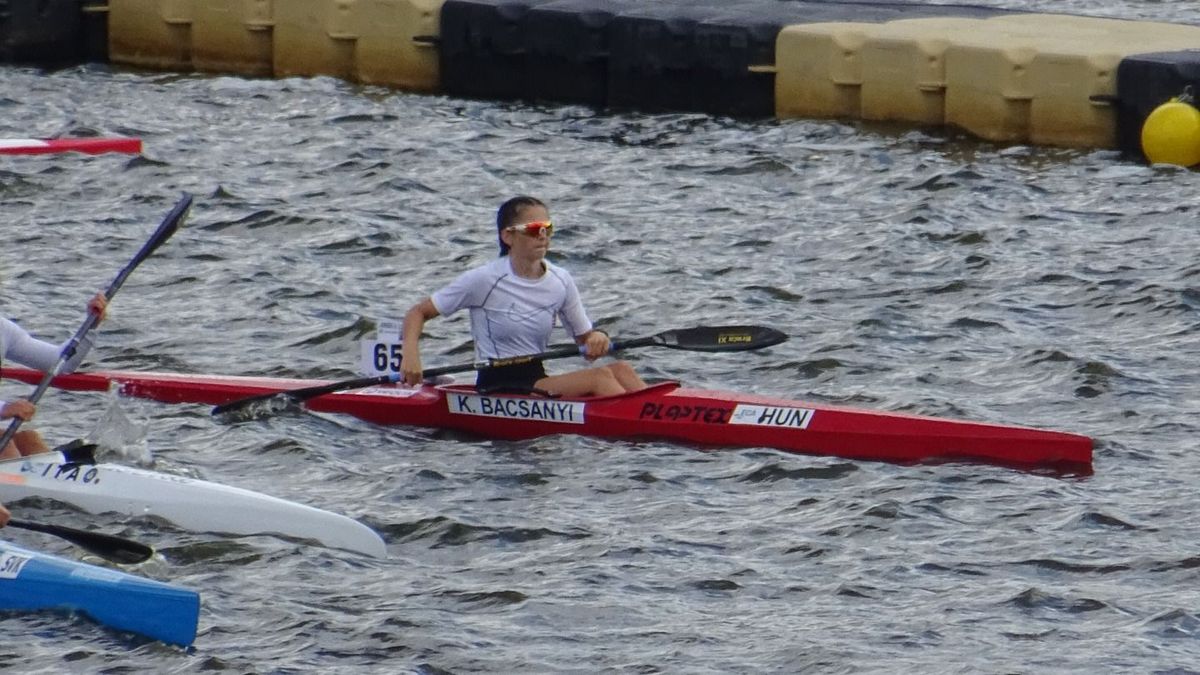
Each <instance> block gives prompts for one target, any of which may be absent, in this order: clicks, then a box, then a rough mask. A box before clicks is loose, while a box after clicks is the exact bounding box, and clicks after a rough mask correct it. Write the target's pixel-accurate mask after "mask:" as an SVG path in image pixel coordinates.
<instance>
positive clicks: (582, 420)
mask: <svg viewBox="0 0 1200 675" xmlns="http://www.w3.org/2000/svg"><path fill="white" fill-rule="evenodd" d="M0 376H2V377H9V378H13V379H17V380H21V381H24V382H28V383H30V384H35V383H37V382H39V381H40V380H41V377H42V374H41V373H40V372H38V371H34V370H28V369H23V368H8V367H5V368H2V369H0ZM325 383H326V382H322V381H316V380H298V379H284V378H268V377H239V376H222V375H186V374H175V373H154V372H132V371H94V372H89V373H73V374H70V375H60V376H58V377H56V378H54V380H53V382H52V384H53V386H56V387H59V388H62V389H70V390H76V391H106V390H108V389H109V388H110V387H111V386H113V385H115V386H117V387H118V388H119V390H120V392H121V393H123V394H124V395H127V396H134V397H138V398H147V399H152V400H155V401H162V402H165V403H202V404H208V405H219V404H223V403H229V402H231V401H234V400H237V399H241V398H246V397H250V396H256V395H260V394H271V393H276V392H282V391H288V390H290V389H298V388H301V387H310V386H315V385H322V384H325ZM306 405H307V407H308V408H309V409H311V410H314V411H318V412H331V413H345V414H348V415H354V416H355V417H359V418H362V419H364V420H367V421H370V422H374V423H376V424H403V425H410V426H421V427H433V428H438V429H454V430H459V431H466V432H470V433H473V434H477V435H479V436H483V437H488V438H502V439H524V438H535V437H538V436H545V435H549V434H581V435H586V436H595V437H599V438H659V439H667V440H674V441H683V442H687V443H691V444H696V445H702V446H713V447H741V448H745V447H763V448H775V449H779V450H785V451H788V452H796V453H804V454H814V455H832V456H837V457H845V458H847V459H863V460H880V461H888V462H899V463H915V462H929V461H949V460H969V461H977V462H986V463H991V464H999V465H1004V466H1010V467H1016V468H1025V469H1036V468H1046V469H1051V470H1054V471H1059V472H1069V473H1074V474H1089V473H1091V464H1092V440H1091V439H1090V438H1088V437H1086V436H1080V435H1077V434H1070V433H1063V432H1059V431H1045V430H1041V429H1032V428H1029V427H1020V426H1011V425H1003V424H987V423H980V422H965V421H956V420H946V419H939V418H935V417H927V416H920V415H907V414H902V413H890V412H880V411H873V410H861V409H855V408H848V407H840V406H831V405H826V404H822V403H806V402H800V401H790V400H785V399H777V398H768V397H765V396H753V395H747V394H737V393H731V392H725V391H711V390H703V389H687V388H684V387H680V386H679V384H678V383H675V382H664V383H661V384H656V385H653V386H651V387H649V388H648V389H645V390H643V391H639V392H636V393H631V394H623V395H620V396H608V397H598V398H588V399H565V398H564V399H549V398H543V397H537V396H523V395H508V394H505V395H486V396H481V395H479V394H478V393H476V391H475V389H474V387H471V386H467V385H460V384H451V385H439V386H434V385H425V386H422V387H417V388H405V387H398V386H391V385H389V386H379V387H371V388H368V389H359V390H354V391H345V392H338V393H333V394H326V395H324V396H319V397H317V398H314V399H311V400H309V401H307V403H306Z"/></svg>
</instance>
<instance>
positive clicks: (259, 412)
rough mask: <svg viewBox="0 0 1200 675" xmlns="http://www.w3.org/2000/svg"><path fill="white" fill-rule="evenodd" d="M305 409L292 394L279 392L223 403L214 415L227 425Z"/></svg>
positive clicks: (215, 410) (214, 411) (215, 409)
mask: <svg viewBox="0 0 1200 675" xmlns="http://www.w3.org/2000/svg"><path fill="white" fill-rule="evenodd" d="M303 410H304V408H303V407H302V406H301V405H300V400H297V399H296V398H295V397H293V396H292V395H291V393H290V392H286V391H278V392H275V393H273V394H260V395H258V396H251V397H249V398H241V399H238V400H236V401H230V402H229V403H222V404H221V405H219V406H216V407H215V408H213V409H212V415H213V416H214V417H217V418H219V420H218V421H220V422H224V423H226V424H234V423H236V422H249V421H251V420H257V419H263V418H265V417H272V416H275V415H280V414H283V413H298V412H301V411H303Z"/></svg>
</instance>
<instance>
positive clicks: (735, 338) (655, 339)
mask: <svg viewBox="0 0 1200 675" xmlns="http://www.w3.org/2000/svg"><path fill="white" fill-rule="evenodd" d="M786 339H787V335H785V334H783V333H781V332H779V331H777V330H775V329H774V328H766V327H763V326H707V327H705V326H702V327H698V328H690V329H682V330H669V331H663V332H662V333H658V334H656V335H651V336H648V337H640V338H634V339H632V340H614V341H613V342H612V343H611V345H610V347H609V349H610V351H614V352H615V351H620V350H625V349H633V348H635V347H648V346H659V347H668V348H670V349H682V350H687V351H707V352H730V351H747V350H751V349H762V348H763V347H770V346H771V345H776V344H779V343H780V342H783V341H784V340H786ZM583 351H584V347H582V346H578V345H567V346H563V347H555V348H554V349H550V350H547V351H544V352H541V353H540V354H530V355H528V356H512V357H508V358H500V359H485V360H482V361H475V362H472V363H462V364H458V365H452V366H440V367H438V368H428V369H426V370H424V371H422V372H421V375H422V377H425V378H430V377H437V376H438V375H449V374H451V373H464V372H468V371H472V370H483V369H484V368H501V367H504V366H515V365H520V364H523V363H529V362H531V361H548V360H550V359H562V358H567V357H569V356H579V354H580V353H582V352H583ZM401 379H403V376H402V375H401V374H400V373H389V374H387V375H376V376H373V377H361V378H358V379H354V380H342V381H339V382H331V383H329V384H325V385H320V386H316V387H304V388H302V389H293V390H291V391H284V392H276V393H271V394H261V395H258V396H250V397H247V398H243V399H238V400H236V401H230V402H229V403H224V404H222V405H219V406H216V407H215V408H213V411H212V414H214V415H221V414H224V413H227V412H229V411H231V410H235V409H238V408H243V407H246V406H248V405H251V404H253V403H255V402H257V401H263V400H266V399H270V398H275V397H276V396H284V397H286V398H288V399H289V400H291V401H293V402H295V403H302V402H304V401H307V400H309V399H313V398H316V397H318V396H323V395H325V394H332V393H334V392H337V391H346V390H349V389H362V388H364V387H374V386H377V385H382V384H393V383H396V382H399V381H400V380H401Z"/></svg>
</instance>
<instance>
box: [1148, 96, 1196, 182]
mask: <svg viewBox="0 0 1200 675" xmlns="http://www.w3.org/2000/svg"><path fill="white" fill-rule="evenodd" d="M1142 152H1144V153H1146V158H1147V159H1149V160H1150V161H1151V162H1153V163H1155V164H1176V165H1178V166H1192V165H1193V164H1200V110H1196V108H1194V107H1192V106H1191V105H1188V104H1187V103H1184V102H1182V101H1180V100H1179V99H1171V100H1170V101H1167V102H1166V103H1164V104H1162V105H1160V106H1158V107H1157V108H1155V109H1154V112H1152V113H1150V116H1149V117H1147V118H1146V122H1145V123H1144V124H1142Z"/></svg>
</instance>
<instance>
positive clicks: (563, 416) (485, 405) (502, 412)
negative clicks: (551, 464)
mask: <svg viewBox="0 0 1200 675" xmlns="http://www.w3.org/2000/svg"><path fill="white" fill-rule="evenodd" d="M446 405H447V406H449V408H450V413H451V414H452V415H479V416H481V417H498V418H502V419H511V420H531V421H534V420H536V421H538V422H558V423H561V424H583V411H584V409H585V407H586V404H584V403H582V402H580V401H552V400H542V399H533V398H506V397H503V396H476V395H471V394H447V395H446Z"/></svg>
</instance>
